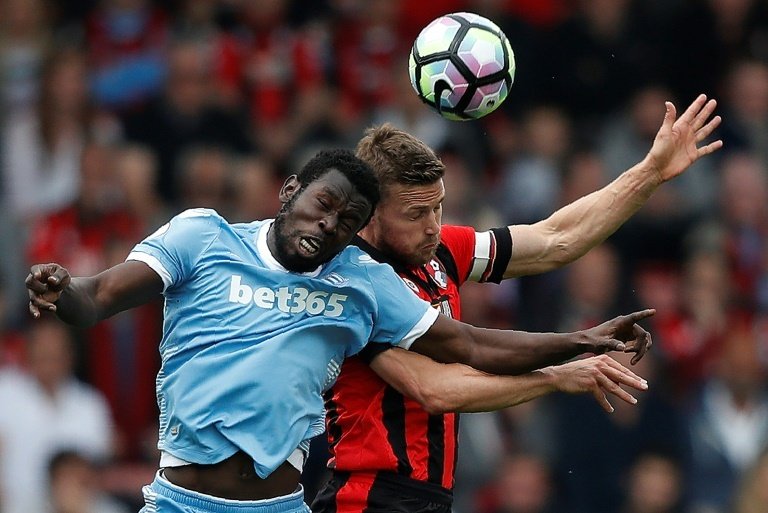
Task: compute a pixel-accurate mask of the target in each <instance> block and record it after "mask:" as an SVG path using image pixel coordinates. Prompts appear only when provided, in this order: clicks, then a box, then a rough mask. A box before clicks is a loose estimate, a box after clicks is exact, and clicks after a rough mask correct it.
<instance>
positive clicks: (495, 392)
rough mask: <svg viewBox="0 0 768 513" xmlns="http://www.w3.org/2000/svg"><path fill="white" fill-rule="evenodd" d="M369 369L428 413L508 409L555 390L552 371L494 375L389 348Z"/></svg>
mask: <svg viewBox="0 0 768 513" xmlns="http://www.w3.org/2000/svg"><path fill="white" fill-rule="evenodd" d="M371 369H372V370H373V371H374V372H376V373H377V374H378V375H379V376H380V377H381V378H382V379H383V380H384V381H386V382H387V383H388V384H389V385H390V386H392V387H394V388H395V389H396V390H397V391H398V392H400V393H401V394H403V395H405V396H408V397H410V398H412V399H414V400H415V401H417V402H418V403H419V404H420V405H421V406H422V408H424V409H425V410H426V411H428V412H429V413H431V414H433V415H435V414H441V413H446V412H480V411H493V410H498V409H501V408H507V407H510V406H514V405H516V404H520V403H523V402H526V401H530V400H532V399H535V398H537V397H541V396H542V395H545V394H548V393H550V392H553V391H555V390H556V389H557V388H556V385H555V379H556V376H555V373H553V372H548V371H547V370H544V371H534V372H531V373H528V374H524V375H521V376H494V375H490V374H486V373H484V372H481V371H478V370H475V369H473V368H471V367H469V366H467V365H462V364H458V363H456V364H442V363H438V362H435V361H434V360H432V359H430V358H427V357H426V356H422V355H420V354H417V353H414V352H411V351H403V350H400V349H392V350H390V351H386V352H384V353H382V354H380V355H378V356H377V357H376V358H374V360H373V361H372V362H371Z"/></svg>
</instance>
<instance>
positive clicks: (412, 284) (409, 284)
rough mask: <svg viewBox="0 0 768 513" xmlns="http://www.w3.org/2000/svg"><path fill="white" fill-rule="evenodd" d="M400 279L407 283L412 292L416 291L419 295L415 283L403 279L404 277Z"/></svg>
mask: <svg viewBox="0 0 768 513" xmlns="http://www.w3.org/2000/svg"><path fill="white" fill-rule="evenodd" d="M400 278H402V279H403V281H404V282H405V284H406V285H408V288H409V289H411V290H412V291H414V292H415V293H417V294H418V293H419V287H417V286H416V284H415V283H413V282H412V281H411V280H409V279H408V278H403V277H402V276H401V277H400Z"/></svg>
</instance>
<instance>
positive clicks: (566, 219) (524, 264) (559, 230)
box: [504, 94, 723, 278]
mask: <svg viewBox="0 0 768 513" xmlns="http://www.w3.org/2000/svg"><path fill="white" fill-rule="evenodd" d="M716 106H717V103H716V101H715V100H709V101H707V97H706V96H705V95H703V94H702V95H699V97H698V98H696V100H694V102H693V103H691V105H690V106H688V108H687V109H686V110H685V112H683V114H682V115H681V116H680V117H679V118H677V112H676V110H675V106H674V105H673V104H672V103H671V102H667V103H666V114H665V116H664V121H663V123H662V125H661V128H660V129H659V131H658V133H657V134H656V138H655V140H654V142H653V146H652V147H651V150H650V151H649V152H648V154H647V155H646V157H645V158H644V159H643V160H642V161H641V162H639V163H638V164H636V165H634V166H633V167H631V168H630V169H628V170H627V171H625V172H624V173H622V174H621V175H620V176H619V177H618V178H616V179H615V180H614V181H612V182H611V183H609V184H608V185H606V186H605V187H603V188H602V189H600V190H598V191H595V192H593V193H591V194H588V195H586V196H584V197H582V198H580V199H578V200H576V201H574V202H573V203H571V204H569V205H566V206H564V207H563V208H561V209H559V210H558V211H556V212H555V213H553V214H552V215H551V216H550V217H548V218H547V219H545V220H543V221H540V222H538V223H535V224H532V225H513V226H510V227H509V230H510V232H511V234H512V240H513V242H514V251H513V252H512V258H511V260H510V262H509V265H508V266H507V269H506V272H505V273H504V277H505V278H512V277H515V276H522V275H527V274H536V273H541V272H545V271H550V270H552V269H556V268H558V267H560V266H562V265H565V264H567V263H569V262H572V261H574V260H576V259H577V258H579V257H580V256H582V255H584V254H585V253H586V252H587V251H589V250H590V249H592V248H593V247H594V246H596V245H597V244H599V243H600V242H602V241H604V240H605V239H606V238H607V237H609V236H610V235H611V234H613V232H615V231H616V230H617V229H618V228H619V226H621V225H622V224H623V223H624V222H625V221H626V220H627V219H629V218H630V217H631V216H632V215H633V214H634V213H635V212H637V210H638V209H640V207H641V206H642V205H643V204H644V203H645V202H646V200H648V198H649V197H650V196H651V194H653V192H654V191H655V190H656V188H657V187H658V186H659V185H661V184H662V183H664V182H666V181H668V180H671V179H673V178H674V177H676V176H678V175H680V174H681V173H682V172H683V171H685V170H686V169H687V168H688V167H689V166H690V165H691V164H693V163H694V162H696V161H697V160H698V159H699V158H701V157H703V156H705V155H708V154H710V153H712V152H714V151H717V150H718V149H719V148H721V147H722V145H723V143H722V141H720V140H716V141H714V142H711V143H708V144H703V141H704V140H705V139H707V138H708V137H709V136H710V135H711V134H712V132H713V131H714V129H715V128H716V127H717V126H718V125H719V124H720V121H721V120H720V116H714V117H712V114H713V112H714V110H715V107H716Z"/></svg>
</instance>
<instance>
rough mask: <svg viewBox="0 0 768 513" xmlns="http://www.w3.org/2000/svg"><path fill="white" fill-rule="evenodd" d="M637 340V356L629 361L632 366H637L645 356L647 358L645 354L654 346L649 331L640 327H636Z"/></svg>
mask: <svg viewBox="0 0 768 513" xmlns="http://www.w3.org/2000/svg"><path fill="white" fill-rule="evenodd" d="M635 334H636V335H635V339H636V340H637V341H638V345H637V348H638V349H637V353H636V354H635V356H633V357H632V359H631V360H630V361H629V363H630V364H632V365H635V364H636V363H637V362H639V361H640V360H642V359H643V356H645V353H647V352H648V350H649V349H650V348H651V346H652V345H653V340H651V334H650V333H649V332H647V331H645V330H644V329H643V328H641V327H640V326H636V327H635Z"/></svg>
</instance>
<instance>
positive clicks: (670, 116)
mask: <svg viewBox="0 0 768 513" xmlns="http://www.w3.org/2000/svg"><path fill="white" fill-rule="evenodd" d="M664 106H665V107H666V108H667V110H666V112H665V113H664V122H663V123H662V124H661V129H662V130H664V129H667V130H672V125H673V124H674V123H675V117H677V109H675V104H673V103H672V102H664Z"/></svg>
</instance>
